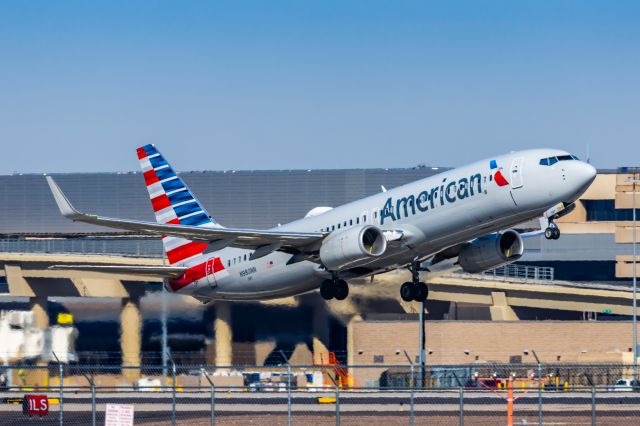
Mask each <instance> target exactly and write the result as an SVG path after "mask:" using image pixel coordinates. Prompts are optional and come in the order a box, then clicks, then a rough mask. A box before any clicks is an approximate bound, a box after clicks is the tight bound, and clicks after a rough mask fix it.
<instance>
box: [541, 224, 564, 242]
mask: <svg viewBox="0 0 640 426" xmlns="http://www.w3.org/2000/svg"><path fill="white" fill-rule="evenodd" d="M544 237H545V238H546V239H547V240H557V239H558V238H560V228H558V225H556V223H555V222H554V221H553V220H550V221H549V226H548V227H547V229H545V230H544Z"/></svg>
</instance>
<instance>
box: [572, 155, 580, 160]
mask: <svg viewBox="0 0 640 426" xmlns="http://www.w3.org/2000/svg"><path fill="white" fill-rule="evenodd" d="M571 157H573V159H574V160H578V161H580V159H579V158H578V156H577V155H571Z"/></svg>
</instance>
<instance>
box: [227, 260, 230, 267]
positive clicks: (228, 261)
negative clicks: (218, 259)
mask: <svg viewBox="0 0 640 426" xmlns="http://www.w3.org/2000/svg"><path fill="white" fill-rule="evenodd" d="M227 266H228V267H231V259H227Z"/></svg>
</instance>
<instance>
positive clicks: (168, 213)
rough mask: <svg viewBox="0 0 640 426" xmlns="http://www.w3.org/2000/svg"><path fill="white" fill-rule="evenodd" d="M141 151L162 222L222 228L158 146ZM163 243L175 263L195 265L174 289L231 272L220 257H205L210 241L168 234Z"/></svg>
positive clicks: (172, 286)
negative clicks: (211, 276)
mask: <svg viewBox="0 0 640 426" xmlns="http://www.w3.org/2000/svg"><path fill="white" fill-rule="evenodd" d="M137 153H138V160H139V161H140V168H141V169H142V173H143V175H144V181H145V183H146V185H147V190H148V192H149V198H150V200H151V206H152V208H153V211H154V213H155V216H156V221H157V222H158V223H161V224H168V225H188V226H198V227H220V225H218V224H217V223H216V222H215V221H214V220H213V218H212V217H211V216H210V215H209V213H207V211H206V210H205V209H204V207H203V206H202V205H201V204H200V202H198V200H197V199H196V198H195V197H194V196H193V194H192V193H191V191H190V190H189V188H188V187H187V185H186V184H185V183H184V182H183V181H182V179H180V178H179V177H178V175H177V174H176V173H175V172H174V171H173V169H172V168H171V166H170V165H169V163H168V162H167V161H166V160H165V159H164V157H163V156H162V154H160V152H159V151H158V150H157V149H156V147H155V146H154V145H151V144H149V145H145V146H143V147H140V148H138V149H137ZM162 244H163V246H164V250H165V252H166V253H167V259H168V260H169V263H170V264H171V265H174V264H190V265H192V266H190V267H189V269H188V270H187V271H186V272H185V273H184V274H183V275H182V276H181V277H180V278H178V279H175V280H170V281H169V284H170V285H171V288H172V289H173V290H174V291H176V290H179V289H181V288H182V287H184V286H186V285H188V284H190V283H192V282H194V281H198V280H200V279H204V278H206V277H207V276H209V275H213V277H214V278H223V276H226V275H228V274H229V273H228V272H227V271H226V270H225V269H224V266H223V265H222V262H221V261H220V258H214V259H209V260H205V258H204V256H202V254H203V252H204V250H205V248H207V245H208V244H207V243H201V242H194V241H190V240H187V239H184V238H177V237H167V236H165V237H162Z"/></svg>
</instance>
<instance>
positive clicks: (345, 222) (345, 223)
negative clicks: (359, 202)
mask: <svg viewBox="0 0 640 426" xmlns="http://www.w3.org/2000/svg"><path fill="white" fill-rule="evenodd" d="M343 226H344V227H345V228H346V226H347V221H346V220H345V221H344V225H343Z"/></svg>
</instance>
